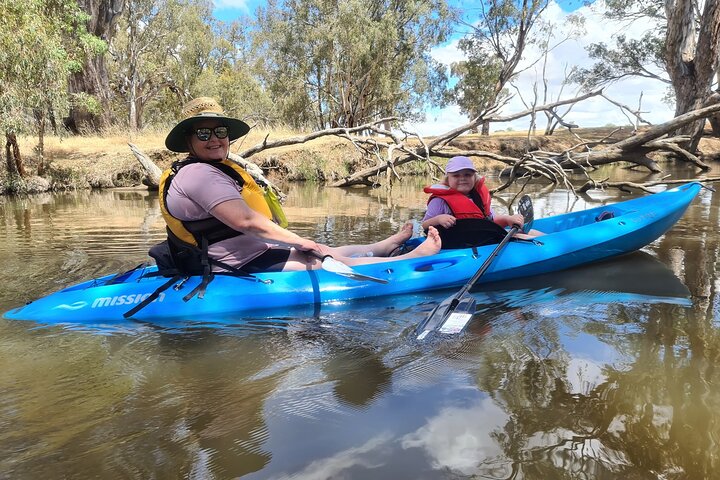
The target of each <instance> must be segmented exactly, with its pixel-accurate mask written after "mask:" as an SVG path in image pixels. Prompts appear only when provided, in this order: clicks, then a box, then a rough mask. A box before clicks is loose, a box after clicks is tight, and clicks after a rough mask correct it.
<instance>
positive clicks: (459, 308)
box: [415, 195, 534, 340]
mask: <svg viewBox="0 0 720 480" xmlns="http://www.w3.org/2000/svg"><path fill="white" fill-rule="evenodd" d="M532 210H533V209H532V200H530V197H528V196H527V195H523V197H522V198H521V199H520V201H519V202H518V211H519V213H520V214H521V215H522V216H523V218H525V219H527V218H530V219H531V220H530V222H532V219H533V217H534V215H533V211H532ZM518 230H520V225H513V227H512V228H511V229H510V231H509V232H508V234H507V235H505V238H503V239H502V241H501V242H500V243H499V244H498V246H497V247H495V250H493V251H492V253H490V255H488V257H487V258H486V259H485V261H484V262H483V264H482V265H481V266H480V268H479V269H478V271H477V272H475V275H473V276H472V278H471V279H470V280H469V281H468V282H467V283H466V284H465V285H464V286H463V287H462V288H461V289H460V291H459V292H458V293H456V294H455V295H453V296H452V297H448V298H446V299H445V300H443V302H442V303H440V305H438V306H437V307H435V308H434V309H433V311H432V312H430V315H428V317H427V318H426V319H425V320H423V322H422V323H421V324H420V325H418V327H417V329H415V335H416V338H417V339H418V340H423V339H424V338H425V337H427V336H428V335H429V334H430V333H432V332H434V331H437V332H440V333H445V334H451V335H452V334H455V333H460V332H462V330H463V329H464V328H465V325H467V323H468V322H469V321H470V319H471V318H472V316H473V314H474V313H475V306H476V303H477V302H476V300H475V297H473V296H472V295H470V294H469V293H468V292H469V291H470V289H471V288H472V287H473V286H474V285H475V282H477V281H478V280H479V279H480V277H481V276H482V274H483V273H485V270H487V269H488V267H490V264H491V263H492V261H493V260H494V259H495V257H496V256H497V255H498V254H499V253H500V251H501V250H502V249H503V248H504V247H505V245H507V243H508V242H509V241H510V239H511V238H512V237H513V236H514V235H515V234H516V233H517V232H518Z"/></svg>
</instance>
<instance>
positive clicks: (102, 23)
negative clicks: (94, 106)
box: [65, 0, 125, 133]
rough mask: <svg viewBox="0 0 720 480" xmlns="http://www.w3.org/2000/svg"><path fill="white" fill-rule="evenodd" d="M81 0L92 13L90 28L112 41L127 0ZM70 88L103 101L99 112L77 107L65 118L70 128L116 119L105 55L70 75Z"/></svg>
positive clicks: (106, 123)
mask: <svg viewBox="0 0 720 480" xmlns="http://www.w3.org/2000/svg"><path fill="white" fill-rule="evenodd" d="M78 4H79V5H80V7H81V8H82V9H83V10H84V11H85V12H86V13H88V14H89V15H90V20H89V21H88V25H87V29H88V32H89V33H91V34H93V35H95V36H97V37H99V38H100V39H102V40H104V41H105V42H110V40H111V39H112V36H113V32H114V28H115V24H116V22H117V20H118V19H119V18H120V14H121V13H122V10H123V8H124V4H125V0H79V2H78ZM69 91H70V93H86V94H88V95H91V96H93V97H95V98H96V99H97V100H98V102H100V108H101V111H100V113H99V114H97V115H96V114H94V113H91V112H89V111H88V110H87V109H86V108H84V107H83V106H76V107H73V108H72V109H71V110H70V115H69V116H68V118H66V119H65V125H66V127H67V128H68V129H70V130H71V131H72V132H73V133H79V132H80V131H81V130H86V129H92V130H95V131H98V130H100V129H101V128H104V127H108V126H110V124H111V123H112V117H111V109H110V100H111V95H110V82H109V79H108V72H107V66H106V64H105V56H104V55H98V56H94V57H89V58H87V59H86V61H85V65H84V68H83V69H82V70H81V71H80V72H78V73H75V74H74V75H73V76H72V77H70V82H69Z"/></svg>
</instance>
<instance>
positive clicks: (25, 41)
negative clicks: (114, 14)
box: [0, 0, 104, 132]
mask: <svg viewBox="0 0 720 480" xmlns="http://www.w3.org/2000/svg"><path fill="white" fill-rule="evenodd" d="M0 11H2V12H3V14H2V16H0V93H1V94H2V95H0V113H1V115H0V128H2V129H3V130H15V131H17V132H32V125H33V123H34V122H33V120H32V119H33V116H34V115H45V114H47V113H48V112H53V113H54V115H55V116H56V117H61V116H64V115H66V114H67V112H68V109H69V106H70V96H69V94H68V90H67V84H68V78H69V77H70V75H71V74H72V73H73V72H77V71H79V69H80V68H81V66H82V64H83V60H84V57H85V55H87V54H89V53H92V52H97V51H102V49H103V48H104V43H103V42H102V41H100V40H99V39H98V38H96V37H94V36H92V35H90V34H89V33H88V32H87V30H86V27H85V25H86V23H87V20H88V16H87V14H85V13H83V12H82V10H81V9H80V8H79V7H78V5H77V3H76V2H75V1H72V0H28V1H23V2H20V1H18V0H0Z"/></svg>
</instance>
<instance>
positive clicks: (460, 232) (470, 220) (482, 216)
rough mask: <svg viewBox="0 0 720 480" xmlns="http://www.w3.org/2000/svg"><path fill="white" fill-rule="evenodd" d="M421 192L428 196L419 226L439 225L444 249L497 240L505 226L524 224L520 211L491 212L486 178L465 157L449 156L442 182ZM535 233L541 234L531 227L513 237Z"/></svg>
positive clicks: (526, 236) (527, 237) (536, 234)
mask: <svg viewBox="0 0 720 480" xmlns="http://www.w3.org/2000/svg"><path fill="white" fill-rule="evenodd" d="M424 192H425V193H429V194H430V199H429V200H428V204H427V210H426V212H425V216H424V217H423V221H422V226H423V228H424V229H425V230H429V229H430V228H433V227H437V228H439V229H440V233H441V235H442V238H443V245H444V247H445V248H464V247H467V246H480V245H484V244H488V243H498V242H499V241H500V240H502V237H503V236H505V234H506V233H507V232H505V230H504V229H505V228H508V227H512V226H513V225H521V226H522V225H523V223H524V219H523V216H522V215H520V214H516V215H503V214H496V213H494V212H493V209H492V206H491V204H490V203H491V200H490V191H489V190H488V188H487V186H486V185H485V178H484V177H481V176H480V175H479V174H478V172H477V169H476V168H475V165H473V163H472V160H470V159H469V158H468V157H464V156H457V157H453V158H451V159H450V160H449V161H448V164H447V166H446V167H445V178H443V181H442V183H441V184H439V185H432V186H430V187H425V188H424ZM488 221H489V222H488ZM459 222H460V223H459ZM490 222H492V223H490ZM498 227H502V228H498ZM538 235H542V233H541V232H539V231H537V230H531V231H530V232H528V234H523V233H519V234H516V235H515V238H524V239H529V238H533V237H535V236H538Z"/></svg>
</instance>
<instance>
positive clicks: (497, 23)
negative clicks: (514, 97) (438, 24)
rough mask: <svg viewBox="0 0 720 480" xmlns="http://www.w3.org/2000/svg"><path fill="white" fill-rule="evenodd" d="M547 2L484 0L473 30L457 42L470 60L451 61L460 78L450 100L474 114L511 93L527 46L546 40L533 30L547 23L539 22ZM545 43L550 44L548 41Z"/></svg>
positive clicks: (501, 100)
mask: <svg viewBox="0 0 720 480" xmlns="http://www.w3.org/2000/svg"><path fill="white" fill-rule="evenodd" d="M547 6H548V0H531V1H519V0H490V1H489V2H485V3H483V5H482V7H481V8H480V12H481V13H480V18H479V19H478V20H477V21H473V31H472V33H471V34H469V35H468V36H466V37H465V38H463V39H462V40H461V41H460V42H459V43H458V47H459V48H460V49H461V50H462V51H463V52H464V53H465V57H466V58H467V60H466V61H463V62H459V63H456V64H454V65H452V68H451V73H452V75H453V76H456V77H458V79H459V80H458V82H457V84H456V85H455V87H453V89H452V90H451V91H450V92H449V95H448V100H449V101H454V102H455V103H457V104H458V106H460V109H461V111H462V112H463V113H465V114H468V115H469V116H471V117H476V116H478V115H482V114H484V113H485V112H487V111H489V110H492V109H493V108H495V107H496V106H497V105H500V104H502V103H503V102H504V101H505V100H506V99H507V98H508V96H509V92H508V90H507V89H506V85H507V83H508V82H510V81H511V80H512V78H513V77H514V76H515V74H516V72H515V69H516V68H517V65H518V63H519V61H520V59H521V58H522V56H523V53H524V51H525V47H526V46H527V45H528V44H532V43H542V42H543V41H544V37H541V36H539V35H533V34H532V32H533V30H538V31H540V30H542V28H543V27H544V26H543V25H536V24H537V22H538V19H539V17H540V15H541V14H542V12H543V11H544V10H545V8H547ZM545 27H546V26H545ZM542 47H543V48H547V44H546V41H545V43H542Z"/></svg>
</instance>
